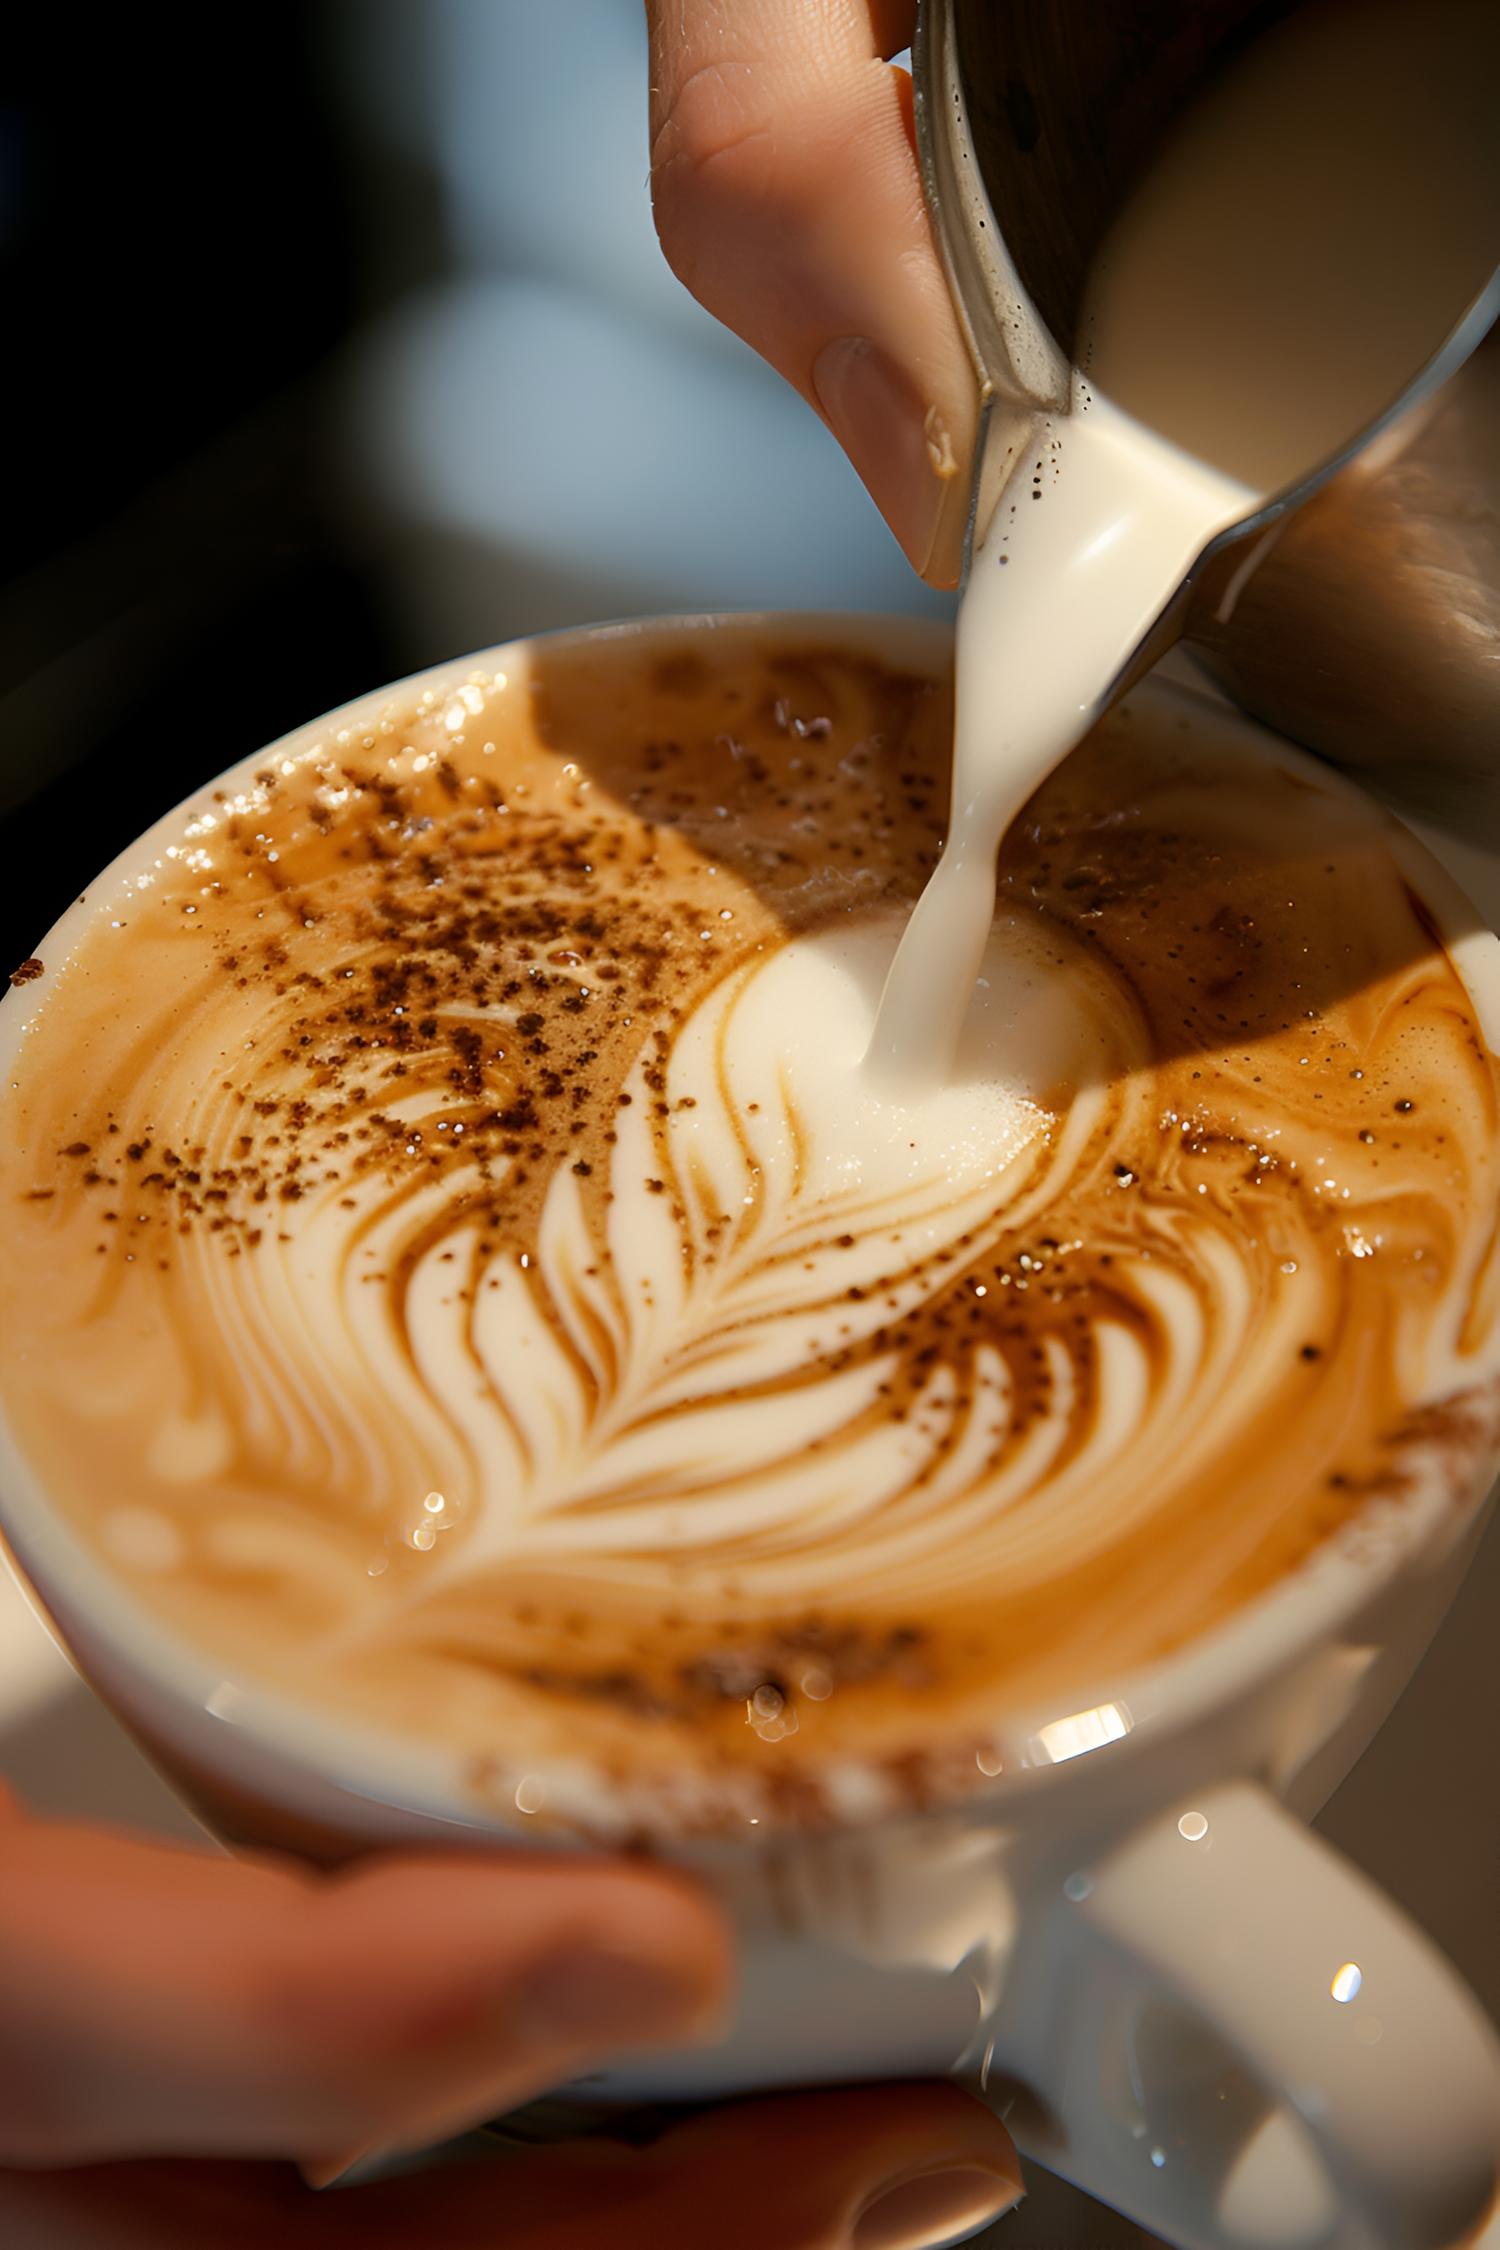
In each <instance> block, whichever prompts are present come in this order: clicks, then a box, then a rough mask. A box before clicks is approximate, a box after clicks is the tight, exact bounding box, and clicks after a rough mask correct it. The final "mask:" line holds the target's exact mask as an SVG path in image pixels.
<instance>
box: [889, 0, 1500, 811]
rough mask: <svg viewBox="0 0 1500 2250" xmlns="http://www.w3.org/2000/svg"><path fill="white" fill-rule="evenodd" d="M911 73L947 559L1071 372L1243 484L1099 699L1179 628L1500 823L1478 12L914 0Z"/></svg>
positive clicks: (1266, 2) (1307, 2) (1498, 504)
mask: <svg viewBox="0 0 1500 2250" xmlns="http://www.w3.org/2000/svg"><path fill="white" fill-rule="evenodd" d="M914 63H915V78H916V97H917V130H918V140H919V148H920V154H921V160H922V168H923V181H924V187H925V190H926V194H927V200H928V207H929V210H930V212H931V215H932V219H933V224H934V229H935V232H936V234H937V236H938V240H939V245H940V248H941V251H942V254H943V257H944V260H945V263H946V265H947V269H948V274H949V279H950V283H951V285H952V288H953V292H954V296H955V299H956V302H957V304H958V307H959V311H960V317H961V319H962V320H963V322H964V324H965V327H966V330H967V334H968V337H969V341H970V345H971V349H972V351H973V354H974V359H975V364H976V367H977V369H978V372H979V376H980V382H981V390H982V396H983V419H982V424H981V439H980V444H979V447H978V451H977V459H976V470H975V478H974V491H973V502H972V511H971V527H970V539H971V550H972V545H973V544H974V543H977V542H979V541H982V539H983V536H984V532H985V530H986V528H987V525H988V522H989V518H990V516H991V514H992V513H993V510H994V506H995V503H996V500H997V498H998V495H999V492H1000V490H1001V489H1002V488H1003V485H1004V483H1005V481H1006V478H1007V476H1008V474H1009V471H1010V468H1011V467H1012V466H1013V465H1014V462H1015V461H1016V459H1017V458H1018V457H1019V454H1020V453H1021V452H1022V451H1024V450H1025V449H1026V448H1027V444H1028V439H1029V436H1030V434H1032V433H1033V432H1034V431H1035V429H1036V426H1037V423H1038V420H1039V419H1047V418H1052V419H1055V418H1057V417H1060V416H1065V415H1066V414H1067V413H1068V412H1069V411H1070V405H1071V400H1072V396H1073V390H1072V385H1073V370H1074V368H1075V367H1077V368H1079V369H1081V370H1082V371H1083V373H1084V375H1085V377H1086V378H1087V379H1088V380H1089V381H1090V382H1093V383H1096V384H1097V387H1098V388H1099V389H1101V390H1103V391H1104V392H1106V393H1107V395H1109V396H1110V397H1111V398H1112V399H1113V401H1114V403H1115V404H1116V405H1120V406H1123V407H1124V408H1125V409H1126V411H1127V412H1131V413H1134V414H1136V415H1137V417H1138V418H1139V419H1140V420H1142V421H1144V422H1146V423H1148V425H1150V426H1151V427H1153V428H1155V429H1157V430H1158V431H1159V432H1160V434H1162V435H1164V436H1166V437H1168V438H1170V439H1172V440H1173V441H1174V442H1175V443H1178V444H1181V445H1183V446H1184V447H1185V449H1186V450H1188V451H1189V452H1193V453H1196V454H1197V455H1198V456H1199V457H1200V458H1204V459H1209V460H1211V461H1213V462H1214V465H1215V466H1217V467H1220V468H1222V469H1225V470H1226V471H1227V472H1228V473H1230V474H1233V475H1236V476H1238V477H1240V478H1241V479H1242V481H1244V482H1245V483H1246V484H1247V486H1249V487H1250V488H1251V490H1252V493H1253V494H1254V495H1257V496H1258V497H1257V498H1255V499H1253V500H1250V501H1247V508H1246V513H1245V516H1244V518H1243V520H1242V521H1240V522H1238V523H1236V524H1235V525H1233V526H1232V527H1231V529H1230V530H1229V531H1227V532H1225V533H1223V534H1222V535H1221V536H1220V537H1219V538H1217V539H1215V540H1214V541H1213V542H1212V543H1211V545H1210V546H1209V547H1208V548H1207V549H1206V550H1205V551H1204V553H1203V554H1202V555H1201V556H1200V557H1199V559H1198V561H1197V563H1196V564H1195V565H1194V567H1193V569H1192V570H1191V571H1190V573H1189V574H1188V577H1187V579H1186V580H1185V582H1184V584H1183V585H1182V587H1181V588H1180V589H1179V591H1178V594H1177V596H1176V597H1175V599H1174V600H1173V601H1172V602H1171V603H1170V604H1169V605H1168V607H1167V608H1166V610H1164V612H1163V613H1162V615H1161V617H1160V618H1159V619H1158V620H1157V623H1156V625H1155V626H1154V627H1153V629H1152V631H1151V632H1150V634H1149V635H1148V636H1147V638H1146V640H1145V641H1144V642H1143V643H1142V645H1141V647H1140V648H1139V649H1138V650H1137V651H1136V652H1135V654H1134V656H1133V657H1132V659H1131V661H1130V662H1129V664H1128V665H1127V666H1126V667H1125V668H1124V670H1123V671H1122V672H1121V674H1120V676H1119V679H1118V681H1117V683H1116V687H1117V691H1123V689H1124V688H1125V687H1126V686H1128V685H1129V684H1130V682H1131V681H1132V680H1133V679H1135V678H1137V677H1139V676H1140V674H1141V672H1143V671H1144V670H1145V669H1147V668H1148V667H1149V665H1150V664H1151V663H1153V662H1155V661H1156V659H1157V657H1158V656H1160V655H1161V654H1162V653H1163V652H1164V651H1165V649H1166V648H1167V647H1169V646H1170V645H1171V644H1172V643H1173V642H1174V641H1175V640H1176V639H1177V638H1179V637H1180V636H1184V635H1185V636H1186V637H1187V638H1188V640H1189V641H1190V642H1191V643H1192V645H1193V647H1194V649H1195V651H1196V652H1197V654H1198V655H1199V657H1200V659H1201V660H1202V661H1204V662H1205V663H1206V664H1207V665H1208V667H1209V668H1210V669H1211V670H1212V671H1213V672H1214V674H1215V675H1216V676H1217V677H1218V679H1219V680H1220V681H1221V683H1222V684H1223V685H1224V686H1225V687H1226V688H1227V689H1228V691H1229V692H1230V693H1231V694H1233V695H1234V696H1235V697H1236V698H1237V700H1239V701H1240V702H1241V703H1243V704H1244V705H1246V706H1247V708H1249V709H1250V710H1252V711H1254V712H1256V713H1257V714H1258V715H1259V716H1262V717H1264V718H1266V719H1267V720H1268V721H1269V722H1270V723H1271V724H1273V725H1275V726H1277V727H1278V728H1279V729H1281V730H1282V731H1283V732H1285V733H1287V734H1290V735H1292V736H1293V737H1294V738H1296V739H1298V740H1300V741H1302V742H1304V743H1306V744H1307V745H1308V746H1309V747H1310V748H1312V749H1315V750H1317V751H1319V752H1320V753H1322V754H1323V755H1325V756H1327V757H1329V758H1332V759H1334V760H1336V761H1337V762H1338V763H1340V764H1342V765H1346V766H1348V767H1351V768H1354V769H1357V770H1358V771H1359V773H1360V777H1361V778H1362V779H1363V780H1365V781H1366V782H1367V783H1368V784H1370V785H1371V786H1373V787H1375V788H1376V789H1377V790H1378V791H1379V792H1380V793H1381V794H1384V795H1386V796H1388V797H1390V798H1391V799H1392V800H1393V801H1395V802H1398V803H1404V804H1406V805H1408V806H1409V807H1410V808H1411V809H1414V810H1416V811H1419V812H1422V813H1425V814H1426V815H1427V816H1428V817H1429V818H1433V819H1436V820H1439V821H1443V822H1446V823H1448V824H1449V825H1452V826H1455V827H1458V828H1461V829H1462V830H1463V831H1464V833H1466V834H1469V835H1471V836H1472V835H1473V834H1474V833H1475V824H1476V823H1478V824H1480V826H1481V827H1484V828H1487V829H1490V830H1493V833H1494V840H1495V841H1496V842H1497V843H1500V809H1497V802H1496V801H1497V800H1500V791H1497V790H1496V788H1495V786H1494V784H1495V782H1496V780H1497V779H1500V350H1497V349H1496V348H1495V347H1494V346H1493V345H1492V346H1490V347H1489V348H1487V349H1483V350H1481V349H1479V347H1480V346H1481V345H1482V344H1483V341H1484V338H1485V336H1486V333H1487V331H1488V330H1489V327H1490V324H1491V322H1492V321H1493V320H1494V317H1495V314H1496V311H1497V309H1500V273H1497V269H1500V9H1497V8H1495V7H1494V6H1493V4H1492V0H1301V4H1300V5H1297V4H1294V0H1260V4H1259V5H1257V4H1254V0H922V5H921V8H920V11H919V17H918V31H917V41H916V47H915V54H914Z"/></svg>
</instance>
